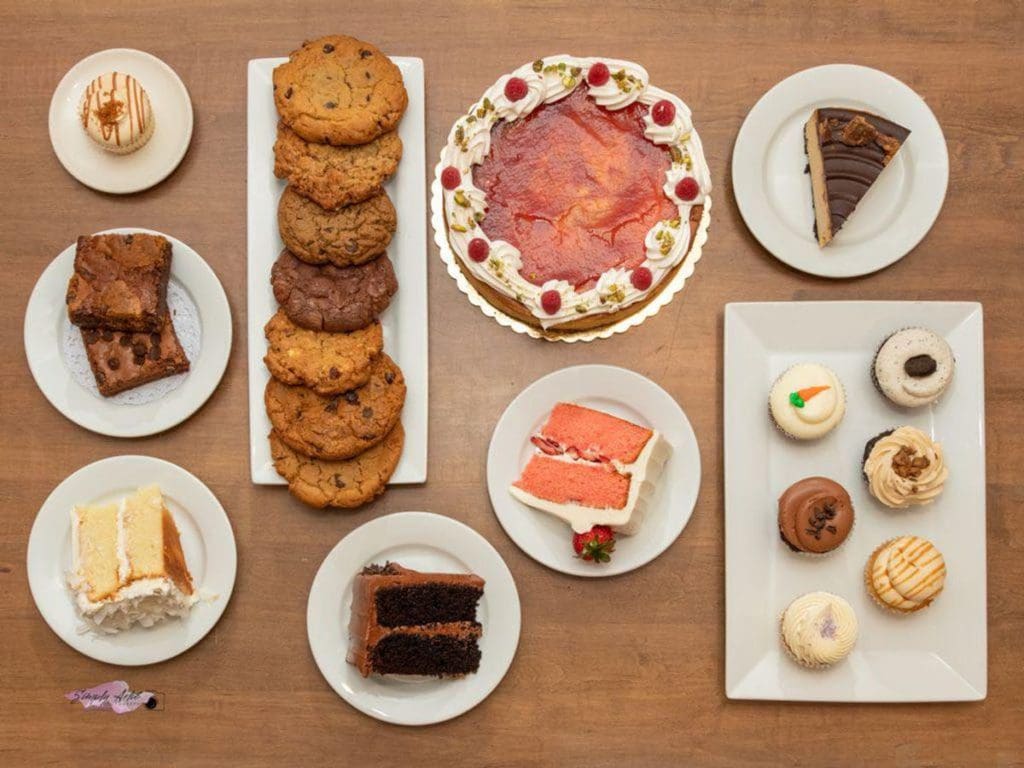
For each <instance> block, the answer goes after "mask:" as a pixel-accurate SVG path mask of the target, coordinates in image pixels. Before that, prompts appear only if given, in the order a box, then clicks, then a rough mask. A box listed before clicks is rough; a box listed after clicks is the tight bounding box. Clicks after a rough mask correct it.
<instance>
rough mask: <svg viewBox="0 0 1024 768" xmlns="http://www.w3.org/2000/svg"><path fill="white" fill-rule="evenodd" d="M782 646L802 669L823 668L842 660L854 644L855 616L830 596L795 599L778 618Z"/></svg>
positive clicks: (827, 594)
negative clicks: (780, 623)
mask: <svg viewBox="0 0 1024 768" xmlns="http://www.w3.org/2000/svg"><path fill="white" fill-rule="evenodd" d="M782 642H783V643H784V644H785V646H786V649H787V650H788V651H789V653H790V654H791V655H792V656H793V658H794V659H796V661H798V662H799V663H800V664H802V665H804V666H806V667H827V666H831V665H832V664H835V663H836V662H838V661H842V660H843V659H845V658H846V657H847V656H848V655H849V653H850V651H852V650H853V646H854V644H855V643H856V642H857V615H856V614H855V613H854V612H853V608H852V607H850V604H849V603H848V602H846V601H845V600H844V599H843V598H841V597H839V596H838V595H833V594H831V593H830V592H810V593H808V594H806V595H803V596H801V597H798V598H797V599H796V600H794V601H793V602H792V603H790V604H789V607H788V608H786V610H785V612H784V613H783V614H782Z"/></svg>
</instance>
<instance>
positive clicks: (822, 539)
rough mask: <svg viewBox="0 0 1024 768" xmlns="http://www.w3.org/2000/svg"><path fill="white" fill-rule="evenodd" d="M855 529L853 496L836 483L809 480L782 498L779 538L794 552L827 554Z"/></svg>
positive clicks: (780, 501)
mask: <svg viewBox="0 0 1024 768" xmlns="http://www.w3.org/2000/svg"><path fill="white" fill-rule="evenodd" d="M852 529H853V504H852V503H851V501H850V494H848V493H847V492H846V489H845V488H843V486H841V485H840V484H839V483H837V482H836V481H835V480H829V479H828V478H827V477H806V478H804V479H803V480H798V481H797V482H795V483H793V484H792V485H791V486H789V488H787V489H786V490H785V492H784V493H783V494H782V496H780V497H779V536H780V537H781V538H782V541H783V543H784V544H785V545H786V546H787V547H789V548H790V549H791V550H793V551H794V552H799V553H801V554H805V555H825V554H828V553H829V552H832V551H833V550H835V549H837V548H838V547H839V546H840V545H841V544H842V543H843V542H844V541H846V537H847V536H849V535H850V531H851V530H852Z"/></svg>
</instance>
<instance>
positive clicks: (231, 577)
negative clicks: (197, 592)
mask: <svg viewBox="0 0 1024 768" xmlns="http://www.w3.org/2000/svg"><path fill="white" fill-rule="evenodd" d="M125 464H139V465H149V466H151V467H158V468H159V469H160V470H162V471H164V472H167V473H170V474H171V475H176V476H177V481H180V482H182V483H184V484H186V485H189V486H190V487H191V488H192V489H193V490H194V491H195V492H197V493H198V494H199V495H200V496H202V497H203V498H204V501H205V502H206V503H207V505H208V507H207V511H206V512H205V513H204V514H203V519H204V520H205V522H206V523H207V524H208V525H209V526H210V531H209V532H213V531H214V530H216V532H217V534H218V537H217V541H218V542H219V543H220V544H221V545H222V546H223V549H222V550H220V551H219V553H218V557H219V558H220V562H219V565H220V566H221V567H223V568H226V570H225V572H224V577H223V580H222V581H221V582H219V583H213V584H211V583H210V582H209V581H205V580H204V583H203V584H200V585H197V587H198V588H200V589H202V590H207V589H212V590H213V591H214V592H215V593H216V598H215V599H214V600H213V601H212V604H211V606H210V609H209V610H208V611H204V612H203V613H202V614H196V613H195V609H193V613H192V614H191V615H190V616H189V617H188V619H185V621H191V622H193V624H194V623H195V621H196V620H197V617H198V618H201V619H202V621H203V623H202V625H201V626H200V627H199V628H198V629H197V631H196V632H195V633H193V634H192V636H190V637H188V638H187V639H186V640H185V641H184V642H182V643H181V644H180V645H178V646H176V647H175V648H173V649H172V650H170V651H165V652H162V653H150V654H148V655H147V654H145V653H140V654H138V655H137V656H135V657H134V658H123V657H121V656H119V655H118V654H117V653H109V654H108V653H105V652H103V651H100V650H97V649H96V648H93V647H90V645H89V644H88V643H87V642H86V640H85V638H88V637H90V635H89V634H84V635H82V634H77V633H74V632H72V633H69V634H66V633H64V632H62V631H61V630H60V628H59V627H58V626H57V622H58V620H57V619H56V617H55V615H54V614H53V613H52V610H53V609H52V608H51V607H50V606H49V603H48V602H47V601H46V600H45V599H43V594H44V588H43V583H44V582H45V581H46V580H47V579H49V578H51V576H52V574H51V573H50V570H51V566H50V564H47V563H43V562H42V559H43V558H42V555H40V554H39V552H40V548H41V547H42V546H43V544H41V540H42V539H43V537H44V536H47V535H49V527H50V526H51V523H50V521H49V520H44V517H46V516H48V515H52V516H54V518H55V520H54V523H52V524H56V519H57V518H56V516H57V515H59V516H60V518H59V519H61V520H63V521H64V522H63V524H64V526H65V527H66V528H67V529H70V525H71V523H70V517H69V513H70V506H69V507H67V508H63V507H62V508H60V509H56V508H55V507H54V505H55V504H56V500H57V499H58V498H60V497H61V496H63V495H67V494H70V493H72V489H73V488H74V486H76V485H77V484H80V483H83V482H88V480H89V478H90V477H91V476H93V475H96V474H102V473H104V472H106V471H107V470H111V471H113V470H112V469H111V468H112V467H116V466H117V465H122V466H123V465H125ZM161 490H163V486H161ZM87 502H88V499H82V500H80V501H79V503H87ZM50 509H54V511H53V512H52V513H51V512H49V510H50ZM189 514H190V515H192V516H193V518H194V519H196V520H197V521H198V519H199V517H198V513H196V512H195V511H194V510H192V509H190V510H189ZM68 535H70V532H69V531H68ZM203 541H204V546H207V548H209V542H208V541H207V537H206V536H205V535H204V536H203ZM25 562H26V575H27V576H28V583H29V591H30V592H31V594H32V600H33V602H35V604H36V609H37V610H38V611H39V614H40V615H41V616H42V617H43V620H44V621H45V622H46V624H47V626H49V628H50V629H51V630H52V631H53V633H54V634H55V635H57V637H59V638H60V639H61V640H62V641H63V642H64V643H66V644H67V645H69V646H70V647H72V648H74V649H75V650H76V651H78V652H79V653H81V654H82V655H84V656H88V657H89V658H91V659H95V660H96V661H101V662H104V663H106V664H114V665H118V666H125V667H136V666H147V665H150V664H158V663H160V662H163V661H167V660H168V659H172V658H174V657H175V656H179V655H181V654H182V653H185V652H186V651H188V650H190V649H191V648H192V647H194V646H195V645H196V644H198V643H199V642H200V641H201V640H202V639H203V638H204V637H206V635H207V634H209V632H210V630H212V629H213V628H214V627H215V626H216V625H217V622H219V621H220V618H221V616H222V615H223V614H224V611H225V610H226V609H227V605H228V602H229V601H230V600H231V595H232V592H233V591H234V585H235V577H236V575H237V572H238V550H237V547H236V545H235V535H234V531H233V530H232V527H231V519H230V518H229V517H228V514H227V512H226V511H225V509H224V507H223V505H222V504H221V503H220V500H219V499H218V498H217V496H216V495H215V494H214V493H213V491H211V490H210V488H209V487H208V486H207V485H206V484H205V483H204V482H203V481H202V480H200V479H199V478H198V477H196V476H195V475H194V474H192V473H191V472H189V471H188V470H187V469H185V468H183V467H180V466H178V465H177V464H174V463H172V462H170V461H167V460H165V459H159V458H157V457H155V456H145V455H142V454H125V455H119V456H110V457H108V458H105V459H100V460H98V461H94V462H92V463H91V464H86V465H85V466H83V467H80V468H79V469H77V470H75V471H74V472H72V473H71V474H70V475H68V476H67V477H66V478H64V479H63V480H62V481H61V482H60V483H58V484H57V486H56V487H55V488H54V489H53V490H52V491H50V493H49V494H48V495H47V497H46V499H45V500H44V501H43V503H42V505H41V506H40V507H39V511H38V512H37V513H36V517H35V519H34V520H33V522H32V529H31V531H30V533H29V538H28V547H27V551H26V555H25ZM68 565H70V564H68ZM207 570H209V567H208V568H207ZM200 599H201V600H202V598H200ZM67 600H68V602H69V604H71V610H73V611H74V610H76V609H75V608H74V606H73V598H72V597H71V594H70V592H67ZM129 631H145V630H144V629H137V628H133V629H132V630H129ZM110 637H112V638H116V637H118V635H112V636H110Z"/></svg>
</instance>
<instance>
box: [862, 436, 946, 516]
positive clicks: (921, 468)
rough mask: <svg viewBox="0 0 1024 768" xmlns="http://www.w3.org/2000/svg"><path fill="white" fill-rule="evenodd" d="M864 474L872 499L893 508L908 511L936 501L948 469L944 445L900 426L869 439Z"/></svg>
mask: <svg viewBox="0 0 1024 768" xmlns="http://www.w3.org/2000/svg"><path fill="white" fill-rule="evenodd" d="M863 473H864V480H865V482H867V484H868V490H869V491H871V495H872V496H874V497H875V498H876V499H878V500H879V501H880V502H882V503H883V504H885V506H887V507H890V508H892V509H906V508H907V507H912V506H918V505H921V504H930V503H931V502H933V501H935V499H936V497H938V495H939V494H940V493H942V489H943V487H944V485H945V483H946V478H947V477H948V476H949V469H948V468H947V467H946V463H945V461H943V458H942V444H941V443H936V442H934V441H933V440H932V439H931V438H930V437H928V435H926V434H925V433H924V432H922V431H921V430H919V429H917V428H915V427H898V428H896V429H890V430H888V431H886V432H882V433H881V434H880V435H877V436H876V437H873V438H871V439H870V440H868V442H867V444H866V445H865V446H864V463H863Z"/></svg>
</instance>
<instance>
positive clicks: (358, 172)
mask: <svg viewBox="0 0 1024 768" xmlns="http://www.w3.org/2000/svg"><path fill="white" fill-rule="evenodd" d="M401 159H402V140H401V139H400V138H398V134H397V133H396V132H395V131H391V132H390V133H385V134H384V135H383V136H380V137H378V138H376V139H374V140H373V141H371V142H370V143H369V144H363V145H361V146H358V147H332V146H329V145H327V144H310V143H309V142H308V141H305V140H304V139H303V138H302V137H300V136H299V135H298V134H297V133H295V131H293V130H291V129H290V128H288V127H287V126H286V125H284V124H283V123H282V124H278V126H277V141H276V142H274V175H275V176H277V178H279V179H288V183H289V184H291V185H292V187H294V188H295V191H296V192H298V193H299V194H300V195H303V196H305V197H308V198H309V199H310V200H312V201H313V202H314V203H316V204H317V205H319V206H320V207H321V208H326V209H328V210H331V211H333V210H337V209H338V208H341V207H342V206H344V205H351V204H352V203H358V202H361V201H363V200H366V199H368V198H371V197H373V196H374V195H378V194H380V192H381V189H382V186H383V184H384V182H385V181H387V180H388V179H389V178H391V175H392V174H393V173H394V172H395V170H397V168H398V161H399V160H401Z"/></svg>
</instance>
